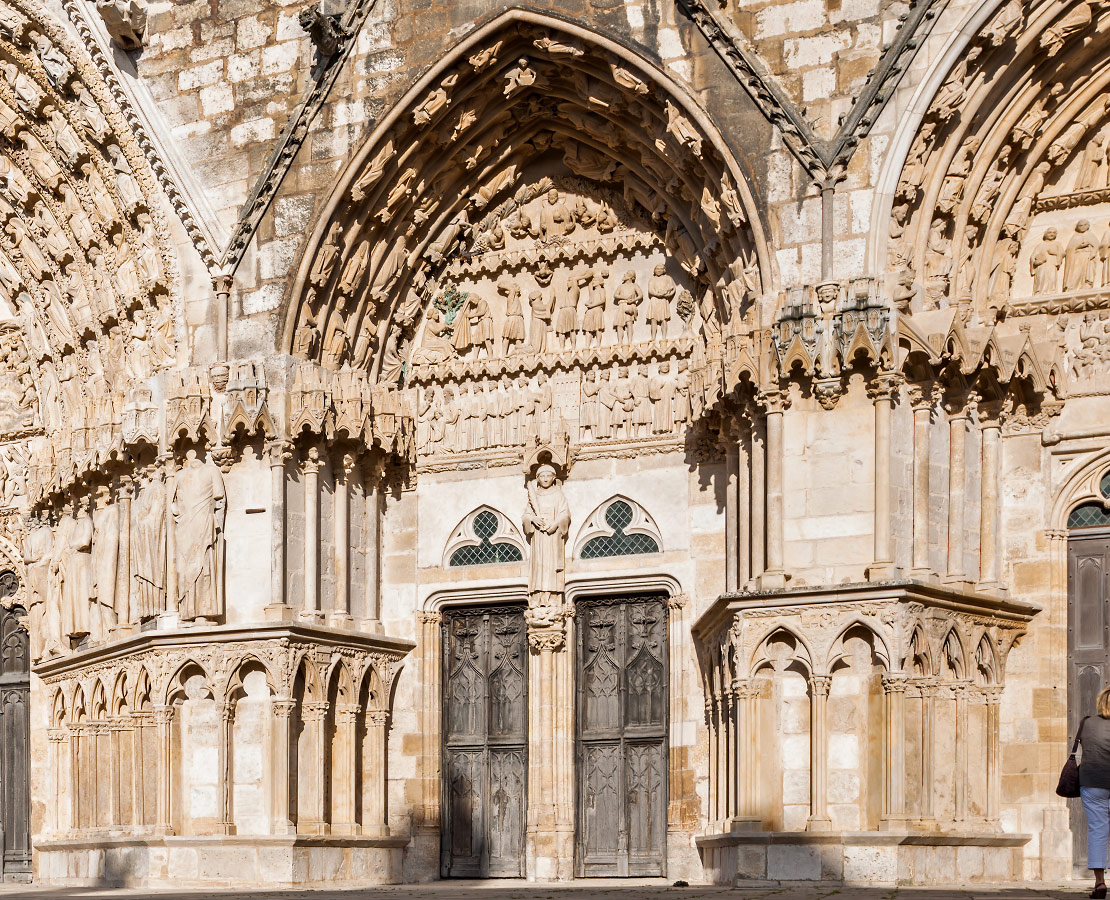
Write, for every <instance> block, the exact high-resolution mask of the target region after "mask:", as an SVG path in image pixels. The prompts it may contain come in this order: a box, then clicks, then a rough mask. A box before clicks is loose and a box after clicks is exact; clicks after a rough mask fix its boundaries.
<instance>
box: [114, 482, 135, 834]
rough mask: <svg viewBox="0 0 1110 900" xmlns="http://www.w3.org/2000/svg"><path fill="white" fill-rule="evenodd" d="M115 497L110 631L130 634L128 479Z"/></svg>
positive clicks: (129, 491) (120, 485)
mask: <svg viewBox="0 0 1110 900" xmlns="http://www.w3.org/2000/svg"><path fill="white" fill-rule="evenodd" d="M117 496H118V497H119V557H118V559H117V561H116V627H115V628H114V629H112V630H113V631H114V632H119V631H121V630H122V631H124V632H130V631H131V628H130V625H131V498H132V497H133V496H134V486H133V484H132V482H131V479H130V478H121V479H120V484H119V493H118V495H117ZM117 824H118V823H117Z"/></svg>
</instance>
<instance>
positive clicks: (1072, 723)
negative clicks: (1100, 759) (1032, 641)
mask: <svg viewBox="0 0 1110 900" xmlns="http://www.w3.org/2000/svg"><path fill="white" fill-rule="evenodd" d="M1100 531H1101V533H1099V532H1083V531H1078V530H1077V531H1073V532H1072V533H1071V535H1070V536H1069V539H1068V735H1069V738H1068V739H1069V740H1074V738H1075V731H1076V729H1077V728H1078V727H1079V722H1080V720H1081V719H1082V718H1083V716H1087V715H1093V714H1094V712H1095V698H1096V697H1097V696H1098V693H1099V691H1100V690H1102V687H1103V685H1105V684H1108V683H1110V615H1108V611H1110V608H1108V601H1110V533H1107V532H1106V531H1105V530H1100ZM1069 749H1070V748H1069ZM1068 806H1069V807H1070V809H1071V828H1072V836H1073V838H1074V840H1075V844H1074V848H1075V853H1074V861H1075V865H1076V867H1077V871H1083V872H1084V873H1085V872H1086V860H1087V825H1086V819H1085V818H1084V816H1083V807H1082V805H1081V804H1080V802H1079V801H1078V800H1069V801H1068Z"/></svg>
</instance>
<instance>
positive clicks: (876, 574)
mask: <svg viewBox="0 0 1110 900" xmlns="http://www.w3.org/2000/svg"><path fill="white" fill-rule="evenodd" d="M898 383H899V379H898V376H896V375H892V374H889V373H884V374H880V375H878V376H876V378H875V381H874V383H873V384H871V385H870V386H869V387H868V389H867V394H868V396H869V397H870V398H871V399H872V401H873V402H874V404H875V448H874V450H875V473H874V474H875V520H874V521H875V524H874V532H875V534H874V554H875V556H874V561H873V562H872V563H871V565H870V566H869V567H868V569H867V579H868V580H869V581H883V580H886V579H890V578H892V577H893V576H894V555H893V553H892V552H891V546H890V532H891V524H892V523H891V520H890V500H891V497H890V426H891V419H892V418H893V416H894V395H895V393H896V392H897V390H898Z"/></svg>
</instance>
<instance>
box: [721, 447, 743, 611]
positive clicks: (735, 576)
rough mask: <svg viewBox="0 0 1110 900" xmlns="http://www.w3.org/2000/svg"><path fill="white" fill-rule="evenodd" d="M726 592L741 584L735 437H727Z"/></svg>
mask: <svg viewBox="0 0 1110 900" xmlns="http://www.w3.org/2000/svg"><path fill="white" fill-rule="evenodd" d="M724 440H725V590H726V591H728V592H732V591H735V590H736V589H737V586H738V585H739V583H740V575H739V571H740V535H739V533H738V528H737V526H738V525H739V524H740V467H739V465H738V460H739V448H738V447H737V446H736V440H735V437H734V436H733V435H731V434H729V435H728V436H727V437H725V439H724Z"/></svg>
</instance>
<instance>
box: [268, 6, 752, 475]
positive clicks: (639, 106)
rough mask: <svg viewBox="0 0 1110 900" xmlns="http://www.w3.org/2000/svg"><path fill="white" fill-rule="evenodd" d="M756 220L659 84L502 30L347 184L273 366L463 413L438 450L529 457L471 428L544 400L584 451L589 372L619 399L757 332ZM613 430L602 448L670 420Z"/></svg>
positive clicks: (685, 110) (578, 46) (319, 236)
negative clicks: (402, 392) (749, 322)
mask: <svg viewBox="0 0 1110 900" xmlns="http://www.w3.org/2000/svg"><path fill="white" fill-rule="evenodd" d="M753 209H754V206H753V202H752V197H751V193H750V190H749V188H748V184H747V181H746V179H745V176H744V175H743V173H742V172H741V171H740V169H739V167H738V165H737V164H736V162H735V160H734V159H732V158H731V156H730V154H729V152H728V151H727V148H726V147H725V145H724V143H723V141H722V139H721V137H720V135H719V134H718V132H717V130H716V129H715V128H714V127H713V126H712V124H711V123H710V122H709V121H708V120H707V119H706V117H705V115H704V113H702V112H700V111H699V110H698V109H697V107H696V106H695V105H694V104H693V102H692V101H691V100H690V99H689V98H688V97H687V96H686V95H685V94H684V93H683V92H682V91H681V90H680V89H679V88H678V87H677V86H676V85H675V84H673V83H672V82H671V81H669V79H667V78H666V77H665V76H664V75H663V74H662V73H661V72H659V71H658V70H657V69H655V68H654V67H653V66H651V65H650V64H648V63H647V62H645V61H644V60H642V59H640V58H639V57H636V56H635V55H633V54H632V53H630V52H629V51H628V50H626V49H625V48H623V47H619V46H618V45H616V44H614V43H613V42H611V41H609V40H606V39H604V38H601V37H600V36H598V35H595V34H591V33H590V32H587V31H584V30H583V29H581V28H578V27H576V26H572V25H570V24H568V23H565V22H562V21H559V20H555V19H551V18H548V17H544V16H541V15H538V14H534V13H529V12H524V11H521V10H513V11H509V12H507V13H505V14H503V15H502V16H500V17H498V18H497V19H495V20H494V21H492V22H490V23H489V24H487V25H486V26H484V27H482V28H480V29H478V30H477V31H475V32H474V33H473V34H471V35H470V36H469V37H468V38H466V39H465V40H464V41H463V42H462V43H461V44H459V45H458V46H457V47H456V48H455V49H454V50H453V51H452V52H451V53H450V54H448V55H447V57H446V58H444V59H443V60H442V61H441V62H440V63H439V64H438V65H436V66H435V67H434V68H433V69H432V70H431V71H430V72H429V73H428V74H427V75H426V76H425V77H424V78H422V79H421V81H420V82H419V83H418V84H417V85H416V86H415V87H414V88H413V89H412V90H411V91H410V92H409V93H408V94H407V95H406V97H405V99H404V100H403V101H402V102H401V103H399V104H398V106H397V107H396V108H395V109H394V110H393V111H392V112H391V114H390V115H389V116H388V117H387V119H386V120H385V122H384V123H383V125H382V126H381V128H379V130H378V131H377V132H376V133H375V134H374V135H373V136H372V137H371V139H370V140H369V142H368V143H367V144H366V146H364V147H363V148H362V150H361V151H360V153H359V154H358V156H357V158H356V159H355V160H353V161H352V163H351V165H350V166H349V167H348V169H347V171H346V172H345V173H344V174H343V176H342V177H341V179H340V181H339V185H338V187H337V189H336V190H335V192H334V195H333V198H332V201H331V203H330V205H329V207H328V209H327V210H326V212H325V215H324V216H323V217H322V218H321V220H320V221H319V223H318V224H317V227H316V232H315V235H314V239H313V241H312V242H311V243H310V249H309V251H308V252H307V253H306V255H305V257H304V260H303V262H302V265H301V269H300V273H299V276H298V279H297V282H296V284H295V286H294V290H293V294H292V299H291V303H290V307H289V313H288V320H287V326H286V332H285V349H286V350H287V351H289V352H292V353H293V354H294V355H297V356H301V357H305V358H308V359H312V360H316V361H319V362H320V363H322V364H323V365H324V366H326V367H330V368H346V367H351V368H355V369H362V370H365V371H367V372H369V373H370V374H371V375H372V377H374V378H375V379H376V380H378V381H379V382H385V383H389V384H397V383H398V382H401V381H404V382H405V383H406V384H415V385H417V386H419V387H421V393H420V397H421V398H422V399H421V400H420V401H419V402H421V403H426V404H427V405H428V406H429V407H431V406H432V405H438V406H439V407H443V408H448V409H449V407H450V405H451V404H452V403H454V404H455V406H456V407H462V419H463V425H462V426H458V427H454V428H445V427H443V425H442V423H437V424H436V425H435V426H432V425H430V424H429V425H427V426H426V428H425V430H424V432H423V434H422V438H421V443H422V444H424V445H427V444H428V442H432V443H435V444H436V447H435V449H437V450H440V451H443V452H449V453H451V452H464V451H466V450H469V449H476V448H477V447H478V446H496V445H500V444H507V443H520V442H522V440H523V437H522V432H521V431H520V429H521V428H522V427H523V425H522V423H521V421H518V420H517V419H514V418H513V416H512V415H508V414H507V415H506V416H505V417H502V418H501V419H500V420H499V421H498V424H497V426H496V428H497V432H496V434H493V433H491V432H487V431H486V430H485V429H486V428H487V425H486V424H485V423H486V417H485V416H482V417H481V423H480V424H479V422H477V421H475V422H469V421H467V418H468V417H467V416H466V408H467V405H468V404H469V405H470V406H473V407H481V408H484V409H487V410H488V409H490V408H494V407H496V406H497V405H498V404H501V405H503V406H505V407H506V408H508V407H510V406H512V404H513V403H514V400H513V396H514V392H515V393H516V394H517V395H520V396H523V395H524V394H529V396H533V399H527V400H524V401H522V402H523V403H524V404H525V405H534V403H536V402H538V403H540V404H541V405H542V404H544V403H548V401H547V400H544V399H542V398H543V397H544V396H547V397H549V398H550V396H551V394H552V390H553V389H554V404H555V411H554V412H553V413H552V415H551V417H550V418H549V419H547V420H546V424H547V427H548V430H549V431H550V432H552V433H554V432H557V431H559V429H560V428H564V426H565V429H564V430H569V431H573V430H574V429H575V428H578V429H582V430H583V433H582V439H593V440H596V439H598V434H597V433H592V434H591V432H590V425H589V424H583V423H582V421H581V417H580V416H579V415H578V413H577V412H574V413H573V416H574V421H573V422H564V421H562V420H561V417H560V411H562V412H564V413H565V409H566V407H565V406H560V397H562V396H564V395H566V396H569V395H573V396H574V397H575V398H577V396H578V392H579V389H580V384H581V382H583V381H584V380H585V378H586V377H587V373H588V372H589V371H591V370H593V371H594V373H595V377H597V378H598V380H600V381H604V382H605V383H606V384H612V385H613V386H614V387H615V388H616V387H617V386H618V384H619V383H620V380H621V379H622V378H623V379H626V380H632V379H634V378H641V379H643V380H645V384H646V381H647V380H648V379H651V378H654V379H656V380H660V379H662V380H667V379H674V378H676V377H677V373H678V370H679V368H680V365H679V364H680V363H681V362H682V361H684V360H685V359H686V358H687V357H688V356H689V354H690V352H691V348H692V346H693V345H694V343H695V342H697V341H701V340H703V339H704V335H705V334H714V333H717V332H719V331H720V330H721V329H722V323H725V322H728V321H730V320H739V319H741V318H750V317H751V316H752V315H753V312H752V310H753V306H754V303H755V300H756V299H757V298H758V296H759V294H760V293H761V292H762V291H763V290H766V289H768V288H770V287H771V284H770V281H771V268H770V265H771V263H770V258H769V256H768V253H767V249H766V246H765V243H764V240H763V238H762V233H761V231H760V228H759V226H758V224H756V223H755V222H754V219H753V213H752V211H753ZM591 311H593V312H591ZM664 364H665V365H664ZM661 365H663V366H664V367H663V368H660V366H661ZM637 366H638V367H639V368H637ZM622 369H623V371H622ZM560 372H562V373H567V372H573V373H575V374H574V376H573V378H571V379H570V380H568V379H566V378H560V377H552V376H557V375H558V373H560ZM548 378H552V381H553V382H554V385H553V387H552V385H551V384H549V383H548ZM571 382H573V383H571ZM520 396H517V399H518V400H519V399H520ZM535 397H539V398H540V399H539V400H535V399H534V398H535ZM576 404H577V400H575V401H574V402H573V403H570V404H569V405H570V406H574V407H576ZM519 406H520V404H517V406H516V408H517V409H519ZM548 406H549V407H550V403H548ZM660 415H661V414H660ZM668 415H671V413H668ZM615 424H616V427H617V431H616V433H613V432H612V430H611V428H612V426H613V425H614V423H613V422H612V421H609V420H607V421H606V424H605V426H604V427H603V428H602V431H604V432H606V434H604V435H603V437H611V438H617V437H623V438H628V439H631V438H635V437H650V436H652V435H653V434H658V433H660V432H661V431H663V430H666V431H667V432H670V431H671V430H672V428H673V427H675V420H674V419H673V417H672V419H670V420H668V422H666V423H663V422H662V420H661V419H660V421H658V422H652V421H643V422H636V423H632V422H631V421H630V422H629V423H623V422H617V423H615ZM664 424H665V425H666V428H665V429H664ZM490 427H491V428H492V426H490ZM514 428H515V429H516V430H515V431H514V430H513V429H514ZM547 437H549V438H550V437H552V435H548V436H547ZM571 437H572V438H575V435H573V434H572V435H571ZM575 439H576V438H575Z"/></svg>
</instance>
